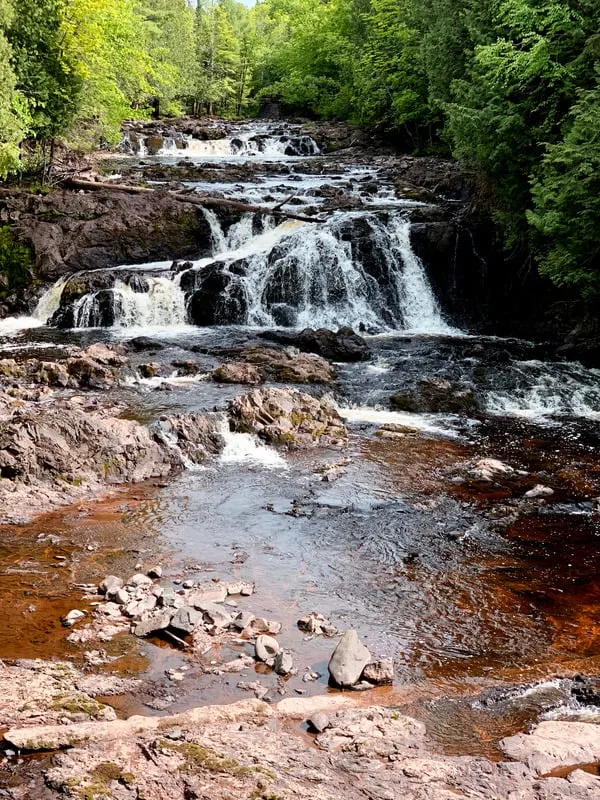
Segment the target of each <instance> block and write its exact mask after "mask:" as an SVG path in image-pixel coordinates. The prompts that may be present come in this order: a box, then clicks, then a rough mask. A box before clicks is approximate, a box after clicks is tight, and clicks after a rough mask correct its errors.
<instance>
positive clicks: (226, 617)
mask: <svg viewBox="0 0 600 800" xmlns="http://www.w3.org/2000/svg"><path fill="white" fill-rule="evenodd" d="M194 607H195V608H197V609H198V610H199V611H202V613H203V614H204V619H205V620H206V621H207V622H209V623H210V624H211V625H214V626H215V628H228V627H229V626H230V625H231V623H232V622H233V616H232V615H231V614H229V613H228V612H227V611H226V610H225V609H224V608H223V606H220V605H217V603H211V602H210V601H205V602H203V603H197V604H196V605H195V606H194Z"/></svg>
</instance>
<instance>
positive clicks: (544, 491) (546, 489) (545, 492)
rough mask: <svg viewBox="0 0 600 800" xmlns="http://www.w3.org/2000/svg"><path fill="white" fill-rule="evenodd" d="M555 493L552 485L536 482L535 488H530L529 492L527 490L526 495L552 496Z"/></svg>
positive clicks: (531, 496)
mask: <svg viewBox="0 0 600 800" xmlns="http://www.w3.org/2000/svg"><path fill="white" fill-rule="evenodd" d="M553 494H554V489H551V488H550V486H543V485H542V484H541V483H538V484H536V485H535V486H534V487H533V489H530V490H529V491H528V492H525V497H529V498H532V499H533V498H537V497H550V495H553Z"/></svg>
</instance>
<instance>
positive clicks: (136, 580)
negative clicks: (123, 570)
mask: <svg viewBox="0 0 600 800" xmlns="http://www.w3.org/2000/svg"><path fill="white" fill-rule="evenodd" d="M127 586H134V587H135V588H136V589H137V588H139V587H140V586H147V587H148V588H150V586H152V578H149V577H148V576H147V575H144V574H143V573H142V572H136V574H135V575H132V576H131V578H129V580H128V581H127Z"/></svg>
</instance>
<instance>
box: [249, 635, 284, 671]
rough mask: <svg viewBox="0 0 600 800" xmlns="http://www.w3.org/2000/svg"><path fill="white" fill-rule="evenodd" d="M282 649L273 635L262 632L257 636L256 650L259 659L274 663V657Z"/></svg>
mask: <svg viewBox="0 0 600 800" xmlns="http://www.w3.org/2000/svg"><path fill="white" fill-rule="evenodd" d="M280 650H281V648H280V646H279V642H278V641H277V639H274V638H273V637H272V636H266V635H265V634H261V635H260V636H257V637H256V642H255V643H254V652H255V655H256V658H257V659H258V660H259V661H264V662H265V663H266V664H268V663H273V659H274V658H275V656H276V655H277V653H279V651H280Z"/></svg>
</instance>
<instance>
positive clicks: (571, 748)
mask: <svg viewBox="0 0 600 800" xmlns="http://www.w3.org/2000/svg"><path fill="white" fill-rule="evenodd" d="M499 744H500V748H501V750H502V751H503V753H505V755H507V756H508V757H509V758H512V759H515V760H516V761H522V762H523V763H525V764H527V765H528V766H530V767H531V768H532V769H534V770H535V771H536V772H538V773H539V774H541V775H544V774H546V773H548V772H550V771H551V770H553V769H555V768H556V767H569V766H575V765H576V764H592V763H596V762H597V761H600V725H594V724H591V723H587V722H554V721H552V722H551V721H546V722H540V723H539V724H538V725H536V727H535V728H534V729H533V730H532V731H531V733H519V734H517V735H516V736H508V737H507V738H506V739H502V740H501V741H500V743H499Z"/></svg>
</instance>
